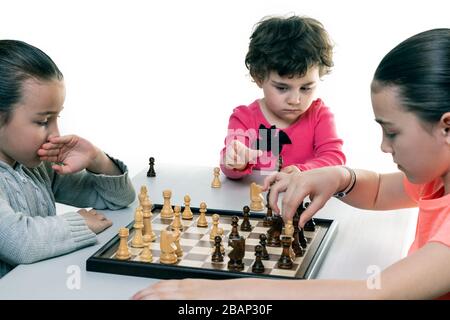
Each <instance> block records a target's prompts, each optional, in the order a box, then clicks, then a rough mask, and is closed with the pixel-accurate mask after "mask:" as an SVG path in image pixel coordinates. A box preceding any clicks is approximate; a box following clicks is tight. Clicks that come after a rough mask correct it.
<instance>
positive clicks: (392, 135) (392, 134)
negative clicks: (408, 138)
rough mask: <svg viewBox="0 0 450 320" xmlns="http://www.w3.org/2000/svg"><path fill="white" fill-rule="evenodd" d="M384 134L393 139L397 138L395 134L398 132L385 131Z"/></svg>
mask: <svg viewBox="0 0 450 320" xmlns="http://www.w3.org/2000/svg"><path fill="white" fill-rule="evenodd" d="M384 135H385V136H386V138H388V139H391V140H392V139H394V138H395V136H396V135H397V134H396V133H388V132H385V133H384Z"/></svg>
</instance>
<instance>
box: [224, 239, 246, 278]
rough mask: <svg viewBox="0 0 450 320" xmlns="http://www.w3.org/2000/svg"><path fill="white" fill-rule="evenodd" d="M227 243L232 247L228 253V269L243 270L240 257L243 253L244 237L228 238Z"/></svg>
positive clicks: (241, 257) (242, 256)
mask: <svg viewBox="0 0 450 320" xmlns="http://www.w3.org/2000/svg"><path fill="white" fill-rule="evenodd" d="M228 245H229V246H230V247H232V248H233V250H231V251H230V253H229V254H228V257H229V258H230V260H229V261H228V269H229V270H233V271H242V270H244V263H243V262H242V259H243V258H244V255H245V239H244V238H243V237H239V239H230V240H229V241H228Z"/></svg>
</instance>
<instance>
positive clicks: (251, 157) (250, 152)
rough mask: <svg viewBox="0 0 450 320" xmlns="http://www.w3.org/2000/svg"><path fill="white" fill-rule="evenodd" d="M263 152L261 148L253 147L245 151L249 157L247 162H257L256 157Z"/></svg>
mask: <svg viewBox="0 0 450 320" xmlns="http://www.w3.org/2000/svg"><path fill="white" fill-rule="evenodd" d="M262 154H263V152H262V151H261V150H253V149H248V150H247V152H246V153H245V155H246V157H247V159H246V160H247V162H248V163H256V159H258V157H260V156H262Z"/></svg>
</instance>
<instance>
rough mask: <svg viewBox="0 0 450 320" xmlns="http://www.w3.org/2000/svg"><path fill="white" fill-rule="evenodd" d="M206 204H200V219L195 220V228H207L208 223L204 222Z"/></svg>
mask: <svg viewBox="0 0 450 320" xmlns="http://www.w3.org/2000/svg"><path fill="white" fill-rule="evenodd" d="M205 214H206V203H204V202H202V203H200V217H198V220H197V227H200V228H206V227H208V221H207V220H206V215H205Z"/></svg>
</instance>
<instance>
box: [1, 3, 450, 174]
mask: <svg viewBox="0 0 450 320" xmlns="http://www.w3.org/2000/svg"><path fill="white" fill-rule="evenodd" d="M449 12H450V10H449V2H448V1H446V0H428V1H423V0H421V1H417V0H409V1H401V0H398V1H395V0H389V1H386V0H377V1H350V0H348V1H343V0H341V1H331V0H330V1H325V0H323V1H319V0H309V1H302V0H284V1H283V0H274V1H263V0H255V1H253V0H241V1H234V0H227V1H213V0H209V1H207V0H204V1H201V0H190V1H183V0H172V1H170V0H164V1H148V0H147V1H136V0H135V1H133V0H128V1H124V0H123V1H111V0H102V1H99V0H96V1H94V0H90V1H85V0H77V1H68V0H67V1H60V0H59V1H58V0H54V1H52V0H39V1H22V0H14V1H3V0H1V1H0V38H1V39H19V40H23V41H26V42H28V43H30V44H33V45H35V46H37V47H39V48H41V49H42V50H44V51H45V52H46V53H47V54H48V55H50V56H51V57H52V59H53V60H54V61H55V62H56V63H57V65H58V66H59V68H60V69H61V71H62V72H63V74H64V76H65V80H66V87H67V98H66V102H65V110H64V111H63V113H62V115H61V119H60V129H61V133H62V134H67V133H76V134H79V135H81V136H83V137H86V138H88V139H89V140H91V141H92V142H94V143H95V144H96V145H98V146H99V147H101V148H102V149H103V150H105V151H106V152H108V153H110V154H111V155H113V156H115V157H118V158H120V159H122V160H123V161H125V162H126V163H127V164H128V165H129V167H130V174H131V176H134V175H135V174H137V173H138V172H139V171H140V170H142V169H145V168H147V165H148V157H149V156H154V157H155V158H156V165H158V163H162V162H166V163H180V162H183V163H186V164H194V165H207V166H215V165H217V164H218V161H219V151H220V149H221V148H222V145H223V139H224V137H225V134H226V128H227V124H228V118H229V115H230V114H231V111H232V109H233V108H234V107H236V106H238V105H240V104H249V103H251V102H252V101H254V100H255V99H256V98H258V97H260V96H261V92H260V91H259V89H258V88H257V87H256V85H255V84H254V83H253V82H251V79H250V77H249V76H248V71H247V69H246V68H245V65H244V57H245V54H246V52H247V47H248V41H249V36H250V34H251V32H252V30H253V26H254V25H255V23H256V22H258V21H259V20H260V19H261V18H262V17H264V16H266V15H275V14H281V15H285V14H289V13H295V14H298V15H307V16H310V17H313V18H316V19H318V20H319V21H321V22H322V23H323V24H324V26H325V28H326V29H327V30H328V32H329V34H330V36H331V37H332V39H333V40H334V42H335V44H336V46H335V58H334V62H335V68H334V71H333V73H332V74H331V75H329V76H326V77H324V81H323V82H322V83H321V87H320V97H321V98H322V99H323V100H324V101H325V103H326V104H327V105H328V106H329V107H330V108H331V109H332V111H333V112H334V113H335V116H336V122H337V127H338V132H339V134H340V136H341V137H342V138H343V139H344V141H345V145H344V151H345V153H346V155H347V158H348V164H349V165H350V166H353V167H360V168H371V169H374V170H378V171H381V172H385V171H392V170H396V168H395V167H394V166H393V164H392V163H391V158H390V156H389V155H385V154H382V153H381V151H380V148H379V145H380V139H381V130H380V129H379V128H378V125H376V123H375V122H374V121H373V114H372V109H371V106H370V95H369V85H370V80H371V78H372V75H373V72H374V71H375V68H376V66H377V65H378V63H379V61H380V60H381V58H382V57H383V56H384V55H385V54H386V53H387V52H388V51H389V50H390V49H391V48H393V47H394V46H395V45H397V44H398V43H399V42H400V41H403V40H404V39H406V38H407V37H409V36H412V35H414V34H416V33H418V32H421V31H425V30H428V29H431V28H436V27H447V28H448V27H449V26H450V16H449ZM156 170H157V166H156Z"/></svg>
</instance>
